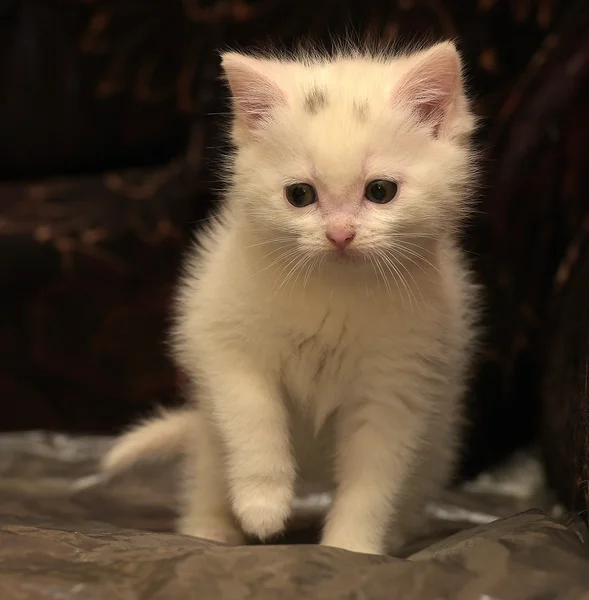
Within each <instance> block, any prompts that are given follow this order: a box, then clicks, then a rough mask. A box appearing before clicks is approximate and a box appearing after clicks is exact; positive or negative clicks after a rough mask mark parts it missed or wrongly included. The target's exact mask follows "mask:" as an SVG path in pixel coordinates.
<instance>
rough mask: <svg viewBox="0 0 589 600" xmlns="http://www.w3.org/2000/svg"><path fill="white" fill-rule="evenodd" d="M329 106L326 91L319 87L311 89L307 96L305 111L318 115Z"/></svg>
mask: <svg viewBox="0 0 589 600" xmlns="http://www.w3.org/2000/svg"><path fill="white" fill-rule="evenodd" d="M326 106H327V94H326V93H325V90H322V89H320V88H318V87H314V88H311V89H310V90H309V91H308V92H307V94H306V95H305V110H306V111H307V112H308V113H309V114H311V115H315V114H317V113H318V112H319V111H320V110H321V109H322V108H325V107H326Z"/></svg>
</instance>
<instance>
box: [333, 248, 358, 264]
mask: <svg viewBox="0 0 589 600" xmlns="http://www.w3.org/2000/svg"><path fill="white" fill-rule="evenodd" d="M327 254H328V256H329V258H330V260H332V261H334V262H336V263H341V264H355V263H358V262H360V261H361V260H362V255H361V254H360V252H358V251H357V250H352V249H350V248H346V249H344V250H338V249H333V250H329V251H328V253H327Z"/></svg>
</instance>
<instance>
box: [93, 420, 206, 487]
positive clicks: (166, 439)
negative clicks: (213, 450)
mask: <svg viewBox="0 0 589 600" xmlns="http://www.w3.org/2000/svg"><path fill="white" fill-rule="evenodd" d="M199 425H200V415H199V414H198V411H197V410H196V409H194V408H192V409H180V410H175V411H166V412H163V413H160V414H159V415H158V416H156V417H152V418H150V419H147V420H145V421H143V422H142V423H139V424H138V425H136V426H134V427H133V428H132V429H130V430H129V431H127V433H124V434H123V435H122V436H121V437H120V438H119V439H118V440H117V441H116V443H115V445H114V446H113V447H112V448H111V449H110V450H109V451H108V452H107V453H106V455H105V456H104V457H103V459H102V461H101V462H100V472H101V473H102V474H103V475H104V476H106V477H107V478H110V477H112V476H114V475H116V474H118V473H121V472H123V471H126V470H128V469H130V468H132V467H133V466H135V465H137V464H139V463H143V462H159V461H165V460H169V459H172V458H175V457H177V456H179V455H180V454H181V453H182V451H183V449H184V446H185V443H186V440H187V439H188V438H189V436H198V435H199V432H198V428H199Z"/></svg>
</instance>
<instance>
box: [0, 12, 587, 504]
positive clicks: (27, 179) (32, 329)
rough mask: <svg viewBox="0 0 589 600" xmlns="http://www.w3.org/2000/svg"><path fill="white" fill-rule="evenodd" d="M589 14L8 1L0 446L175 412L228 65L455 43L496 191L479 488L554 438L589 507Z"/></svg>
mask: <svg viewBox="0 0 589 600" xmlns="http://www.w3.org/2000/svg"><path fill="white" fill-rule="evenodd" d="M588 4H589V3H587V1H586V0H580V1H573V0H568V1H567V0H563V1H557V0H447V1H444V0H398V1H394V0H361V1H355V0H313V1H310V0H299V1H294V0H199V1H197V0H184V1H180V0H0V298H1V309H2V310H1V312H0V403H1V411H0V414H1V421H0V427H1V428H2V429H4V430H19V429H34V428H49V429H59V430H67V431H86V432H94V433H105V432H108V433H111V432H113V431H115V430H118V429H120V427H121V426H123V425H125V424H126V423H127V422H128V421H129V420H130V419H132V418H134V417H136V416H137V415H140V414H143V413H144V412H146V411H147V410H148V409H149V407H151V406H153V404H154V403H173V402H177V401H178V383H179V381H180V379H181V375H180V374H178V373H177V372H176V371H175V369H174V367H173V366H172V364H171V363H170V361H169V360H168V359H167V357H166V352H165V343H164V340H165V328H166V316H167V314H168V307H169V301H170V296H171V293H172V290H173V284H174V281H175V279H176V276H177V272H178V265H179V260H180V258H181V255H182V251H183V249H184V248H185V246H186V244H187V242H188V240H189V237H190V231H191V230H192V229H194V228H195V226H196V224H197V222H198V221H199V220H201V219H203V218H204V217H206V214H207V211H208V209H209V207H210V206H211V203H213V202H214V201H215V193H216V192H215V190H216V189H217V188H218V181H217V180H216V177H215V164H216V157H217V156H218V152H219V149H220V147H221V146H222V144H223V142H222V139H221V138H220V136H219V134H218V131H219V120H220V119H222V116H221V115H219V113H223V112H224V111H226V109H227V104H226V95H225V90H224V89H223V87H222V85H221V84H220V82H219V80H218V76H219V59H218V55H217V52H216V51H217V50H218V49H220V48H225V47H232V48H236V47H241V48H245V47H249V46H252V45H256V46H259V45H260V44H262V45H265V44H268V43H272V44H281V45H284V46H292V45H293V44H295V43H297V42H298V41H300V39H301V37H302V36H304V37H306V38H310V39H312V40H322V41H323V42H324V43H325V44H326V45H327V46H329V44H330V39H331V36H338V35H342V34H345V33H348V34H350V33H352V34H354V35H355V36H357V37H359V38H363V37H366V36H369V37H371V38H372V39H377V40H383V41H387V42H389V41H393V40H397V41H402V40H408V41H414V40H416V39H423V38H425V39H428V40H431V41H435V40H438V39H442V38H447V37H451V38H456V39H458V42H459V47H460V49H461V51H462V52H463V55H464V57H465V62H466V66H467V72H468V76H469V82H470V87H471V90H472V92H473V96H474V99H475V105H476V110H477V113H478V114H479V115H480V116H481V117H482V127H481V131H480V135H479V140H478V143H479V144H480V145H481V148H482V149H483V155H484V169H485V173H486V175H485V178H484V180H483V181H482V183H481V187H480V190H479V196H480V198H479V199H480V204H479V208H480V211H479V215H478V217H477V219H476V220H475V221H474V222H473V223H472V226H471V227H470V229H469V231H468V232H467V235H466V237H465V241H464V243H465V247H466V248H467V250H468V251H469V252H470V253H471V256H472V259H473V261H474V264H475V265H476V268H477V271H478V273H479V276H480V279H481V281H482V282H483V283H484V284H485V285H486V288H487V313H486V333H487V334H486V339H485V345H484V348H483V353H482V357H481V361H480V365H479V369H478V372H477V376H476V378H475V380H474V382H473V389H472V393H471V394H470V395H469V411H470V427H469V431H468V436H467V445H466V449H465V454H464V465H463V467H464V468H463V472H464V473H465V474H473V473H476V472H477V471H478V470H479V469H481V468H483V467H485V466H488V465H489V464H491V463H493V462H494V461H497V460H499V459H501V458H503V457H504V456H506V455H507V454H508V453H509V452H510V451H511V450H512V449H513V448H514V447H516V446H518V445H522V444H527V443H529V442H530V441H531V440H532V439H536V438H538V437H539V439H540V441H541V443H542V445H543V448H544V451H545V456H546V460H547V465H548V467H549V473H550V475H551V478H552V480H553V482H554V483H556V484H557V486H558V487H559V489H560V491H561V493H562V494H563V497H564V498H565V500H567V501H568V502H569V503H574V504H576V505H577V506H581V507H582V506H583V505H584V502H585V501H586V498H585V491H586V489H587V486H586V485H583V482H584V481H585V482H586V480H587V469H586V463H587V461H586V455H587V448H586V446H587V443H588V441H587V440H588V436H587V434H586V420H587V412H586V401H587V388H588V378H589V376H588V375H587V373H588V372H589V370H588V368H587V364H588V361H587V350H588V344H587V340H588V336H587V306H588V304H589V302H588V301H589V294H588V284H587V281H588V277H589V254H588V243H587V236H588V235H589V212H588V210H587V206H588V204H587V193H588V191H589V179H588V178H589V175H588V173H589V171H588V166H589V164H588V163H589V153H588V150H589V148H588V146H589V136H588V134H589V111H588V110H587V106H588V102H589V34H588V32H589V6H588Z"/></svg>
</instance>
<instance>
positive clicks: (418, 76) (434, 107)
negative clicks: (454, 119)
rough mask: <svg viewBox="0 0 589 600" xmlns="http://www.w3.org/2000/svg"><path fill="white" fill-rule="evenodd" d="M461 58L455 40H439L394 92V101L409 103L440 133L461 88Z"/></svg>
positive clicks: (422, 118) (425, 122) (424, 121)
mask: <svg viewBox="0 0 589 600" xmlns="http://www.w3.org/2000/svg"><path fill="white" fill-rule="evenodd" d="M460 86H461V68H460V58H459V56H458V53H457V52H456V49H455V48H454V46H452V45H451V44H439V45H438V46H435V47H434V48H432V49H431V50H430V51H428V52H426V53H425V56H423V58H421V59H418V62H417V63H416V64H414V65H413V66H412V67H411V68H410V70H409V72H408V73H406V74H405V75H404V77H403V78H402V79H401V82H400V84H399V85H398V86H397V87H396V88H395V90H394V92H393V102H394V103H395V104H396V103H398V102H399V103H403V104H406V105H409V106H410V108H411V110H412V111H413V112H414V114H415V115H416V116H417V118H418V119H419V120H420V121H421V122H422V123H424V124H425V125H428V126H430V127H432V128H433V131H434V134H435V135H437V134H438V131H439V128H440V126H441V125H442V124H443V123H444V121H445V120H446V118H447V117H448V114H449V112H450V111H451V109H452V107H453V105H454V101H455V99H456V97H457V95H458V93H459V91H460Z"/></svg>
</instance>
